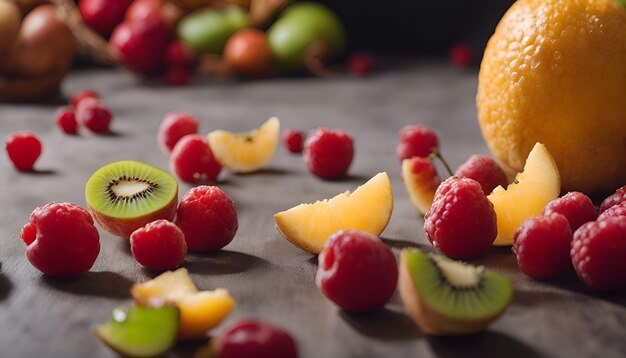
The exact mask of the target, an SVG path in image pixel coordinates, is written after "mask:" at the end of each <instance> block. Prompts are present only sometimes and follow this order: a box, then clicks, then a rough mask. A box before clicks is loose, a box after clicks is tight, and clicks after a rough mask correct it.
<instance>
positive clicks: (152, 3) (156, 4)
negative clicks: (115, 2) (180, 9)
mask: <svg viewBox="0 0 626 358" xmlns="http://www.w3.org/2000/svg"><path fill="white" fill-rule="evenodd" d="M164 2H165V1H164V0H133V2H132V3H131V4H130V6H129V7H128V10H126V16H124V20H125V21H128V22H136V21H143V20H145V19H147V18H149V17H152V16H163V15H164V13H165V11H164V9H163V7H164V5H165V4H164Z"/></svg>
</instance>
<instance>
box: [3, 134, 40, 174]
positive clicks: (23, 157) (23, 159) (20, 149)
mask: <svg viewBox="0 0 626 358" xmlns="http://www.w3.org/2000/svg"><path fill="white" fill-rule="evenodd" d="M41 147H42V146H41V141H40V140H39V138H37V136H36V135H35V134H34V133H32V132H28V131H22V132H16V133H13V134H11V135H10V136H9V138H8V139H7V141H6V151H7V154H8V155H9V159H11V162H13V165H14V166H15V168H17V170H20V171H30V170H32V169H33V165H35V162H36V161H37V159H39V156H40V155H41Z"/></svg>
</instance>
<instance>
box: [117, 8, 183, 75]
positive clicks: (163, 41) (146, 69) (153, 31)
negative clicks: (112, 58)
mask: <svg viewBox="0 0 626 358" xmlns="http://www.w3.org/2000/svg"><path fill="white" fill-rule="evenodd" d="M171 37H172V34H171V29H170V27H169V25H167V23H165V20H163V19H162V18H161V17H158V16H153V17H149V18H146V19H144V20H142V21H135V22H122V23H121V24H119V25H118V26H117V27H116V28H115V30H114V31H113V35H112V36H111V40H110V41H109V43H110V44H111V45H112V47H113V49H114V50H115V51H116V53H117V56H118V58H119V60H120V61H121V62H122V63H123V64H124V65H126V66H127V67H128V68H130V69H131V70H134V71H136V72H139V73H143V74H152V73H156V72H159V71H161V70H163V69H164V65H165V55H166V53H167V47H168V45H169V44H170V41H171Z"/></svg>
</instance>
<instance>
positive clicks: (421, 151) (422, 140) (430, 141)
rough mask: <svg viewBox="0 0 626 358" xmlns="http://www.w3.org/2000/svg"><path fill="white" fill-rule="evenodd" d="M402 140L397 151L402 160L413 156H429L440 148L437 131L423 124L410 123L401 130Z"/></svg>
mask: <svg viewBox="0 0 626 358" xmlns="http://www.w3.org/2000/svg"><path fill="white" fill-rule="evenodd" d="M399 136H400V141H399V142H398V146H397V147H396V153H397V154H398V158H400V161H402V160H404V159H409V158H412V157H428V156H429V155H430V154H431V153H432V152H433V150H437V149H439V139H438V138H437V134H436V133H435V131H434V130H433V129H432V128H430V127H428V126H425V125H423V124H409V125H407V126H404V127H403V128H402V129H401V130H400V135H399Z"/></svg>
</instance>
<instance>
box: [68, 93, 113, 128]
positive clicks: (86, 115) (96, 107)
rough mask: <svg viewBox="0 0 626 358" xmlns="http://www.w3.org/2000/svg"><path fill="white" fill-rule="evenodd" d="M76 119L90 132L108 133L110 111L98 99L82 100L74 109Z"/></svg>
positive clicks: (110, 117)
mask: <svg viewBox="0 0 626 358" xmlns="http://www.w3.org/2000/svg"><path fill="white" fill-rule="evenodd" d="M76 119H77V120H78V121H80V122H81V123H82V124H83V125H84V126H85V127H87V128H88V129H89V130H90V131H92V132H94V133H98V134H102V133H106V132H108V131H109V125H110V124H111V119H112V115H111V111H110V110H109V109H108V108H107V107H106V106H105V105H104V104H103V103H102V102H101V101H100V100H98V99H93V98H90V99H83V100H82V101H80V102H79V104H78V108H77V109H76Z"/></svg>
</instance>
